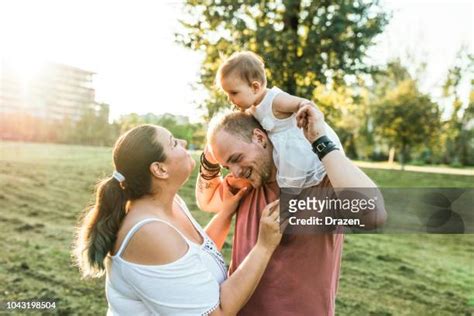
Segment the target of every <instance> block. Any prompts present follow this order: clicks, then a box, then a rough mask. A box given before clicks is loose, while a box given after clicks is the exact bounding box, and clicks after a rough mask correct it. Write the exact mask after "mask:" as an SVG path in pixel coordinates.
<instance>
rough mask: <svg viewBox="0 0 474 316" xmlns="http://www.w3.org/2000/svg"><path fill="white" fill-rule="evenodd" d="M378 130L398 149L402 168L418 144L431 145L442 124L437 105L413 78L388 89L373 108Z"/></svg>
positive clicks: (378, 132)
mask: <svg viewBox="0 0 474 316" xmlns="http://www.w3.org/2000/svg"><path fill="white" fill-rule="evenodd" d="M373 116H374V125H375V133H376V134H378V135H379V136H380V137H381V138H382V139H384V140H385V141H386V142H388V145H389V146H393V147H395V148H396V149H398V150H399V157H400V163H401V165H402V169H403V167H404V164H405V162H406V161H407V158H408V156H409V154H410V150H411V149H412V148H413V147H414V146H417V145H422V144H424V145H426V146H427V147H430V145H431V142H432V140H433V139H434V138H435V136H436V135H437V132H438V130H439V127H440V113H439V108H438V105H437V104H436V103H434V102H432V101H431V100H430V98H429V97H428V96H427V95H425V94H422V93H421V92H420V91H419V90H418V88H417V85H416V82H415V81H414V80H412V79H405V80H403V81H402V82H400V83H399V84H398V85H397V86H396V87H395V88H394V89H391V90H388V91H387V92H386V94H385V96H384V97H383V99H382V100H381V101H380V102H379V103H378V104H377V105H376V106H375V108H374V113H373Z"/></svg>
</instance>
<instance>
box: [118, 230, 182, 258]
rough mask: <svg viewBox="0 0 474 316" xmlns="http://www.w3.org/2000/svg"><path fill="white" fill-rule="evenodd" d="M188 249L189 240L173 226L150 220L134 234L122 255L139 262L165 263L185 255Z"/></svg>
mask: <svg viewBox="0 0 474 316" xmlns="http://www.w3.org/2000/svg"><path fill="white" fill-rule="evenodd" d="M187 250H188V244H187V242H186V241H185V240H184V238H183V237H182V236H181V235H180V234H179V233H178V232H177V231H176V230H175V229H174V228H173V227H171V226H170V225H169V224H167V223H165V222H162V221H150V222H148V223H146V224H144V225H143V226H141V227H140V229H139V230H138V231H136V232H135V234H133V236H132V237H131V238H130V240H129V242H128V245H127V247H126V248H125V249H124V251H123V252H122V255H121V257H122V258H123V259H124V260H126V261H129V262H132V263H137V264H143V265H163V264H168V263H172V262H174V261H176V260H178V259H179V258H181V257H183V256H184V255H185V254H186V252H187Z"/></svg>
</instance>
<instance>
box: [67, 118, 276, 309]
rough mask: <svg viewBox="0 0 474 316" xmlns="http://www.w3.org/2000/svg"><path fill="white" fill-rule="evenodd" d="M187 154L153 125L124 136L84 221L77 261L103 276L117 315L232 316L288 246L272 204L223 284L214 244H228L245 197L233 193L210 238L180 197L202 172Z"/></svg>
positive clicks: (90, 274) (214, 221)
mask: <svg viewBox="0 0 474 316" xmlns="http://www.w3.org/2000/svg"><path fill="white" fill-rule="evenodd" d="M185 146H186V142H185V141H183V140H178V139H175V138H174V137H173V135H171V133H170V132H169V131H167V130H166V129H164V128H161V127H159V126H153V125H142V126H139V127H136V128H134V129H132V130H130V131H129V132H127V133H126V134H124V135H123V136H121V137H120V138H119V139H118V141H117V142H116V144H115V147H114V150H113V160H114V165H115V171H114V173H113V176H112V177H110V178H107V179H105V180H103V181H102V182H101V183H100V184H99V186H98V189H97V196H96V203H95V206H94V207H93V208H92V209H90V210H89V211H88V212H87V213H86V214H85V216H84V218H83V219H82V220H81V224H80V226H79V229H78V236H77V239H76V246H75V257H76V259H77V262H78V265H79V268H80V269H81V272H82V274H83V276H85V277H98V276H101V275H102V274H103V273H104V272H105V273H106V296H107V300H108V304H109V309H108V314H110V315H155V314H164V315H166V314H170V315H234V314H236V313H237V312H238V311H239V310H240V309H241V307H242V306H243V305H244V304H245V303H246V301H247V300H248V298H249V297H250V296H251V294H252V293H253V291H254V290H255V288H256V286H257V284H258V282H259V280H260V278H261V276H262V274H263V272H264V270H265V268H266V265H267V263H268V261H269V259H270V257H271V255H272V253H273V251H274V250H275V248H276V246H277V245H278V243H279V242H280V240H281V234H280V230H279V224H278V221H279V218H278V215H279V212H278V204H277V203H278V202H277V201H275V202H273V203H271V204H270V205H269V206H267V207H266V208H265V210H264V211H263V215H262V219H261V222H260V234H259V237H258V241H257V244H256V245H255V247H254V248H253V249H252V251H251V252H250V253H249V255H248V257H247V259H246V261H245V263H244V264H242V265H241V266H240V268H239V270H238V271H236V272H235V273H233V274H232V276H231V277H229V278H228V279H226V270H225V266H224V260H223V258H222V255H221V254H220V253H219V251H218V250H217V249H216V248H217V247H216V244H217V245H218V246H219V249H220V248H221V247H222V245H223V244H224V240H225V238H226V235H227V233H228V230H229V227H230V222H231V218H232V215H233V213H234V212H235V209H236V207H237V204H238V202H239V199H240V197H241V196H242V195H243V193H244V191H245V189H243V190H241V191H239V192H237V193H236V194H235V195H232V194H231V193H226V194H227V195H226V196H224V198H223V205H222V211H221V212H219V214H218V215H216V216H215V217H214V218H213V219H212V220H211V221H210V223H209V224H208V226H207V227H206V228H205V229H204V230H203V229H202V228H201V227H200V226H199V224H198V223H197V222H196V221H195V220H194V218H193V217H192V216H191V214H190V212H189V210H188V209H187V207H186V204H185V203H184V201H183V200H182V199H181V198H180V197H179V196H178V195H177V192H178V190H179V189H180V188H181V187H182V186H183V184H184V183H185V182H186V181H187V179H188V178H189V176H190V174H191V171H192V170H193V168H194V166H195V162H194V160H193V159H192V157H191V156H190V155H189V153H188V152H187V151H186V149H185ZM228 191H229V190H225V192H228Z"/></svg>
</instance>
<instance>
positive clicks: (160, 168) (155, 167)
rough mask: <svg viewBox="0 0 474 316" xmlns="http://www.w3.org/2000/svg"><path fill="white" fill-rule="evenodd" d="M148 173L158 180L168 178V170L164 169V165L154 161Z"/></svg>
mask: <svg viewBox="0 0 474 316" xmlns="http://www.w3.org/2000/svg"><path fill="white" fill-rule="evenodd" d="M150 172H151V174H152V175H153V176H154V177H156V178H158V179H168V178H169V174H168V169H167V168H166V165H165V164H164V163H162V162H157V161H155V162H154V163H152V164H151V165H150Z"/></svg>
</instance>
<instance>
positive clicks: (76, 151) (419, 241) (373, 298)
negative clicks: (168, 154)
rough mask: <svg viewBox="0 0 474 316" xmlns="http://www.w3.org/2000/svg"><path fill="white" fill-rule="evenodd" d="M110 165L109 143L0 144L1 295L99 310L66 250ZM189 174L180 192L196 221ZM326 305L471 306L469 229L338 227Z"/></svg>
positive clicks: (409, 309) (65, 308) (379, 308)
mask: <svg viewBox="0 0 474 316" xmlns="http://www.w3.org/2000/svg"><path fill="white" fill-rule="evenodd" d="M366 171H367V173H368V174H369V176H371V177H372V178H373V179H374V180H375V181H376V182H377V183H378V184H379V185H380V186H385V187H388V186H392V187H397V186H398V187H436V186H438V187H472V186H474V181H473V180H474V177H468V176H458V175H437V174H424V173H410V172H402V171H391V170H374V169H371V170H366ZM111 172H112V165H111V149H110V148H97V147H82V146H65V145H47V144H22V143H2V144H0V187H1V191H0V245H1V251H0V301H1V302H5V301H12V300H33V299H34V300H36V301H39V300H46V299H54V300H56V302H57V305H56V309H55V310H54V311H51V312H53V313H55V314H61V315H68V314H71V315H72V314H80V315H85V314H87V315H97V314H102V315H103V314H105V311H106V309H107V303H106V300H105V295H104V280H103V279H100V280H95V281H83V280H81V279H80V277H79V273H78V271H77V269H76V268H75V267H73V266H72V265H71V257H70V248H71V242H72V238H73V232H74V226H75V224H76V221H77V217H78V215H79V213H80V211H81V210H82V209H83V208H84V207H85V206H87V205H88V203H90V202H92V200H91V199H92V195H91V192H92V190H93V188H94V185H95V182H96V181H97V180H98V179H99V178H101V177H104V176H108V175H110V174H111ZM195 172H196V171H195ZM195 177H196V174H195V173H194V174H193V177H192V179H190V181H189V182H188V183H187V185H186V186H185V187H184V188H183V189H182V191H181V195H182V196H183V197H184V199H185V200H186V202H187V203H188V206H189V207H190V209H191V210H193V213H194V215H195V217H196V218H197V219H198V221H199V222H200V223H201V224H205V223H206V222H207V220H208V219H209V218H210V216H209V214H205V213H203V212H200V211H198V210H197V207H196V204H195V202H194V181H195ZM229 240H230V238H229ZM229 253H230V243H226V245H225V249H224V254H225V256H226V258H227V260H228V258H229ZM336 312H337V314H338V315H472V314H474V235H421V234H419V235H413V234H411V235H347V236H346V238H345V245H344V254H343V263H342V274H341V279H340V285H339V292H338V298H337V308H336ZM2 313H5V311H4V310H3V311H2V310H0V314H2ZM18 313H20V312H18ZM45 313H46V312H45Z"/></svg>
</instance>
